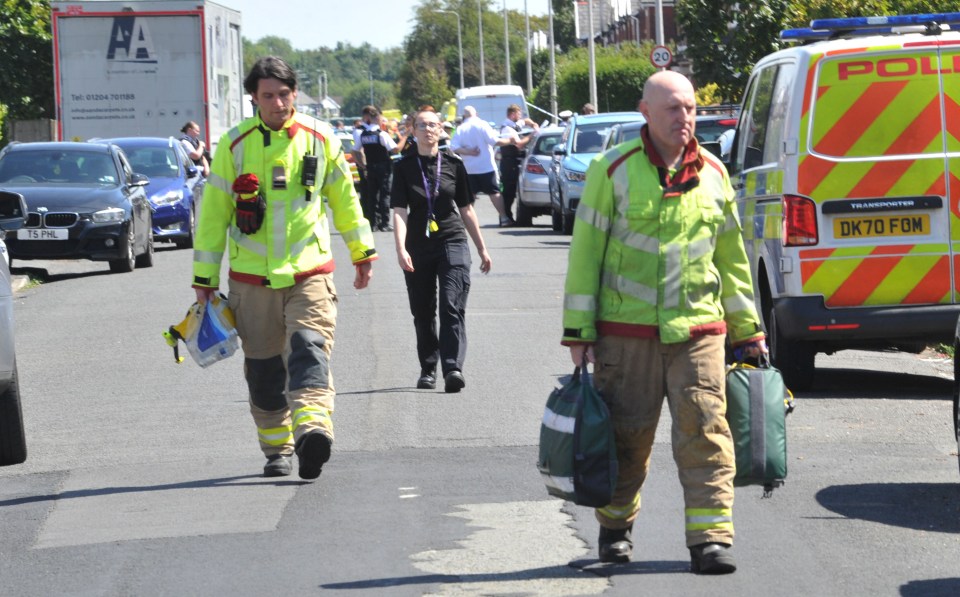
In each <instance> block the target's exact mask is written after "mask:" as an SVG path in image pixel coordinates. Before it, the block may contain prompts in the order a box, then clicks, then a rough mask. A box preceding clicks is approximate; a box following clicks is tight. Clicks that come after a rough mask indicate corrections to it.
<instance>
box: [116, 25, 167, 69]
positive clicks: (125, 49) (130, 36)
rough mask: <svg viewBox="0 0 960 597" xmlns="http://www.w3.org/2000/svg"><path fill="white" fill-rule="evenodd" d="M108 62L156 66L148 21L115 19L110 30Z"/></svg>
mask: <svg viewBox="0 0 960 597" xmlns="http://www.w3.org/2000/svg"><path fill="white" fill-rule="evenodd" d="M107 60H113V61H116V62H138V63H141V64H156V63H157V58H156V54H155V53H154V49H153V38H152V37H151V36H150V28H149V27H148V26H147V19H138V18H137V17H114V19H113V27H112V28H111V30H110V45H109V47H107Z"/></svg>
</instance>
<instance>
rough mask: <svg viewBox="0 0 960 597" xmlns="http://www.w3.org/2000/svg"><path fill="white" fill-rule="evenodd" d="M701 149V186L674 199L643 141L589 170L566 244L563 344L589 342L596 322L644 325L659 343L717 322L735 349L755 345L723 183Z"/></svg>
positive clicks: (748, 291) (744, 272)
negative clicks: (739, 345) (745, 343)
mask: <svg viewBox="0 0 960 597" xmlns="http://www.w3.org/2000/svg"><path fill="white" fill-rule="evenodd" d="M699 151H700V154H701V156H703V160H704V165H703V166H702V168H701V169H700V170H699V178H700V182H699V184H698V185H697V186H696V187H694V188H693V189H690V190H687V191H685V192H682V193H681V194H680V195H679V196H672V197H663V194H664V189H663V187H662V186H661V183H660V177H659V174H658V171H657V168H656V167H655V166H653V164H651V163H650V160H649V159H648V157H647V156H646V153H645V151H644V146H643V140H642V139H636V140H634V141H631V142H628V143H624V144H622V145H618V146H616V147H614V148H613V149H611V150H609V151H607V152H606V153H604V154H602V155H600V156H598V157H597V158H596V159H594V160H593V161H592V162H591V163H590V166H589V168H588V170H587V180H586V185H585V188H584V191H583V196H582V197H581V199H580V203H579V205H578V207H577V215H576V223H575V225H574V228H573V239H572V241H571V244H570V254H569V269H568V271H567V278H566V286H565V296H564V310H563V327H564V334H563V341H564V343H577V342H594V341H595V340H596V339H597V324H598V322H609V323H612V324H619V323H622V324H632V325H640V326H651V327H654V328H656V335H657V336H658V337H659V339H660V341H661V342H664V343H676V342H684V341H686V340H689V339H690V338H691V335H692V334H695V333H696V331H697V329H698V328H701V329H702V328H704V327H707V328H709V327H710V326H711V325H713V326H715V327H716V326H717V324H720V327H722V326H723V323H722V322H725V324H726V328H727V332H728V334H729V335H730V338H731V340H732V341H733V342H734V343H739V342H743V341H746V340H750V339H753V338H762V337H763V332H762V329H761V327H760V320H759V318H758V317H757V313H756V307H755V306H754V298H753V287H752V284H751V278H750V268H749V265H748V262H747V257H746V253H745V251H744V247H743V241H742V240H741V236H740V223H739V219H738V217H737V212H736V207H735V205H734V203H733V189H732V188H731V186H730V180H729V177H728V175H727V172H726V169H725V168H724V166H723V164H722V163H720V162H719V160H717V159H716V158H714V157H713V156H712V155H711V154H710V153H709V152H708V151H705V150H703V149H699Z"/></svg>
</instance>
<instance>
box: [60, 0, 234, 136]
mask: <svg viewBox="0 0 960 597" xmlns="http://www.w3.org/2000/svg"><path fill="white" fill-rule="evenodd" d="M51 7H52V10H53V13H52V18H51V21H52V24H53V68H54V81H55V83H54V86H55V93H56V104H57V110H56V112H57V138H58V139H59V140H62V141H73V140H78V141H82V140H86V139H89V138H92V137H131V136H147V137H168V136H175V137H178V136H180V129H181V127H183V125H184V123H186V122H187V121H189V120H192V121H195V122H197V123H198V124H199V125H200V130H201V134H202V135H203V138H205V139H206V142H207V146H208V147H210V148H212V147H213V146H214V145H215V144H216V143H217V140H218V139H219V138H220V136H221V135H222V134H223V133H224V132H226V131H227V130H229V128H230V127H231V126H233V125H234V124H236V123H237V122H239V121H240V120H241V108H242V102H243V93H244V91H243V51H242V45H241V36H240V13H239V12H238V11H236V10H233V9H230V8H227V7H225V6H221V5H219V4H215V3H213V2H207V1H206V0H155V1H126V2H113V1H92V0H88V1H80V2H77V1H75V0H74V1H65V2H61V1H54V2H51Z"/></svg>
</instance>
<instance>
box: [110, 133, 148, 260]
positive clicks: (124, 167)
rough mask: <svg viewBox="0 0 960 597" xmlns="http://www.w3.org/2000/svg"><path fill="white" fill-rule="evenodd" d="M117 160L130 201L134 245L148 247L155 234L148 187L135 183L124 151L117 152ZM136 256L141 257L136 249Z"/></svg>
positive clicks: (131, 168) (121, 178)
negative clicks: (152, 226) (152, 235)
mask: <svg viewBox="0 0 960 597" xmlns="http://www.w3.org/2000/svg"><path fill="white" fill-rule="evenodd" d="M116 160H117V162H118V164H119V167H120V172H121V176H120V180H122V181H124V192H125V193H126V194H127V199H128V200H129V201H130V208H131V219H132V220H133V221H132V224H133V233H134V245H135V247H146V246H147V242H148V241H149V238H150V235H151V234H153V230H152V229H151V221H152V210H151V207H150V200H149V199H147V187H146V185H143V184H137V183H136V182H135V181H134V174H133V167H132V166H131V165H130V162H129V161H128V160H127V156H126V155H125V154H124V153H123V152H122V151H117V153H116ZM138 176H141V175H138ZM134 254H137V255H139V254H140V251H137V250H136V249H134Z"/></svg>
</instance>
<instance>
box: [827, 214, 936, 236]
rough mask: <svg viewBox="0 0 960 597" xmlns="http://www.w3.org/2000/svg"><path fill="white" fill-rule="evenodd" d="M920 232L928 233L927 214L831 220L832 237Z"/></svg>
mask: <svg viewBox="0 0 960 597" xmlns="http://www.w3.org/2000/svg"><path fill="white" fill-rule="evenodd" d="M921 234H930V215H929V214H920V215H911V216H870V217H857V218H837V219H835V220H834V221H833V236H834V238H868V237H871V236H914V235H921Z"/></svg>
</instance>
